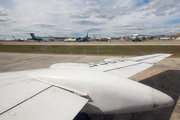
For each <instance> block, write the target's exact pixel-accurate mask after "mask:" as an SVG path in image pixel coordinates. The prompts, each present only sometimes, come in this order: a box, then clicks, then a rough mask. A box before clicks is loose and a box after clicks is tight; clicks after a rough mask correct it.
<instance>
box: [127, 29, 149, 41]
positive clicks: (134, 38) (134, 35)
mask: <svg viewBox="0 0 180 120" xmlns="http://www.w3.org/2000/svg"><path fill="white" fill-rule="evenodd" d="M135 30H136V34H133V35H129V36H132V41H134V42H140V41H142V39H141V38H140V36H150V35H143V34H138V32H137V31H138V30H144V29H140V28H136V29H135Z"/></svg>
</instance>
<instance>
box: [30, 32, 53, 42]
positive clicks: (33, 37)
mask: <svg viewBox="0 0 180 120" xmlns="http://www.w3.org/2000/svg"><path fill="white" fill-rule="evenodd" d="M29 34H30V35H31V37H32V39H33V40H37V41H39V42H40V41H45V42H47V41H55V38H53V37H39V36H35V35H34V33H29Z"/></svg>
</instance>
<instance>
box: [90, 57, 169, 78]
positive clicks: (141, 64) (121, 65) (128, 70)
mask: <svg viewBox="0 0 180 120" xmlns="http://www.w3.org/2000/svg"><path fill="white" fill-rule="evenodd" d="M170 55H171V54H152V55H144V56H139V57H131V58H127V59H122V58H109V59H105V60H104V61H103V62H98V63H90V64H89V66H90V68H91V69H96V70H98V71H102V72H107V73H111V74H114V75H118V76H121V77H124V78H129V77H131V76H133V75H135V74H137V73H139V72H141V71H143V70H145V69H147V68H149V67H151V66H153V64H154V63H156V62H158V61H160V60H162V59H164V58H166V57H169V56H170Z"/></svg>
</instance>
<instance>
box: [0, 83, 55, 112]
mask: <svg viewBox="0 0 180 120" xmlns="http://www.w3.org/2000/svg"><path fill="white" fill-rule="evenodd" d="M52 86H53V85H51V86H49V87H47V88H45V89H43V90H41V91H40V92H38V93H36V94H34V95H33V96H31V97H29V98H27V99H25V100H23V101H21V102H20V103H18V104H16V105H14V106H12V107H11V108H9V109H7V110H5V111H3V112H1V113H0V115H2V114H4V113H6V112H8V111H10V110H11V109H13V108H15V107H17V106H19V105H20V104H22V103H24V102H26V101H28V100H29V99H31V98H33V97H35V96H37V95H38V94H40V93H42V92H44V91H46V90H47V89H49V88H51V87H52Z"/></svg>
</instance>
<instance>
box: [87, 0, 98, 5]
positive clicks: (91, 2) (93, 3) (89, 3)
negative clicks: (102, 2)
mask: <svg viewBox="0 0 180 120" xmlns="http://www.w3.org/2000/svg"><path fill="white" fill-rule="evenodd" d="M95 4H97V2H96V1H86V5H95Z"/></svg>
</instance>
